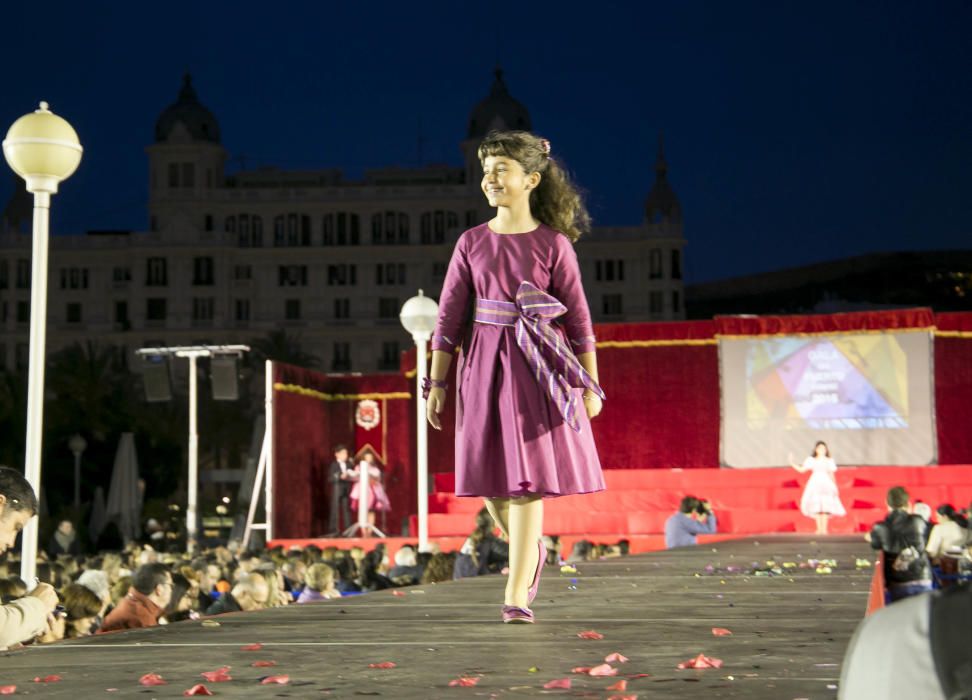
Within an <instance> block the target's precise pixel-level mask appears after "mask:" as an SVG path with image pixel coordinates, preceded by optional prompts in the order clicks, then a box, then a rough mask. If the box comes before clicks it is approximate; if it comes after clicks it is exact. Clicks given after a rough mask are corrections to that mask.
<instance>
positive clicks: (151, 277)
mask: <svg viewBox="0 0 972 700" xmlns="http://www.w3.org/2000/svg"><path fill="white" fill-rule="evenodd" d="M168 284H169V276H168V271H167V270H166V262H165V258H149V259H148V262H147V264H146V269H145V286H146V287H165V286H166V285H168Z"/></svg>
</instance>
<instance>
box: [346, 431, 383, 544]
mask: <svg viewBox="0 0 972 700" xmlns="http://www.w3.org/2000/svg"><path fill="white" fill-rule="evenodd" d="M362 470H366V471H367V472H368V490H367V492H366V493H365V497H364V507H365V509H366V510H367V511H368V527H369V529H370V528H373V527H374V526H375V512H376V511H389V510H391V501H389V500H388V494H387V493H385V487H384V486H382V485H381V468H380V467H379V466H378V464H377V458H376V457H375V453H374V452H372V451H371V450H370V449H365V450H363V451H362V452H360V453H358V466H357V468H356V469H355V471H354V472H353V474H352V477H353V478H354V480H355V481H354V487H353V488H352V489H351V496H350V498H351V509H352V510H354V512H355V513H357V512H358V508H359V507H360V501H361V500H362V499H361V481H360V478H359V477H360V476H361V472H362Z"/></svg>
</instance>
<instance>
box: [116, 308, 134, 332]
mask: <svg viewBox="0 0 972 700" xmlns="http://www.w3.org/2000/svg"><path fill="white" fill-rule="evenodd" d="M131 327H132V324H131V322H130V321H129V320H128V302H127V301H116V302H115V329H116V330H121V331H127V330H129V329H130V328H131Z"/></svg>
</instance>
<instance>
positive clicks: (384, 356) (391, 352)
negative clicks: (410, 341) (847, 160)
mask: <svg viewBox="0 0 972 700" xmlns="http://www.w3.org/2000/svg"><path fill="white" fill-rule="evenodd" d="M400 357H401V350H400V349H399V347H398V341H387V342H384V343H382V344H381V359H380V360H379V361H378V367H379V369H383V370H396V369H398V368H399V366H400V364H401V362H400Z"/></svg>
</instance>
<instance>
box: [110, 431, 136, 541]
mask: <svg viewBox="0 0 972 700" xmlns="http://www.w3.org/2000/svg"><path fill="white" fill-rule="evenodd" d="M140 503H141V499H140V498H139V494H138V457H137V456H136V455H135V436H134V435H132V434H131V433H122V436H121V440H119V441H118V451H117V452H116V453H115V466H114V468H113V469H112V472H111V486H110V487H109V488H108V502H107V503H106V504H105V518H106V522H114V523H115V524H116V525H118V531H119V532H120V533H121V536H122V538H123V539H124V540H125V543H126V544H127V543H129V542H131V541H132V540H134V539H135V538H136V537H138V536H139V534H140V533H141V527H140V524H139V523H140V520H141V516H142V512H141V511H142V509H141V505H140Z"/></svg>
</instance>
